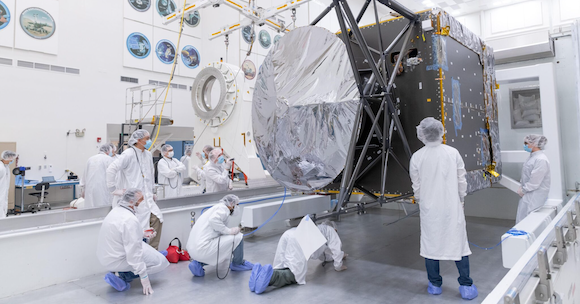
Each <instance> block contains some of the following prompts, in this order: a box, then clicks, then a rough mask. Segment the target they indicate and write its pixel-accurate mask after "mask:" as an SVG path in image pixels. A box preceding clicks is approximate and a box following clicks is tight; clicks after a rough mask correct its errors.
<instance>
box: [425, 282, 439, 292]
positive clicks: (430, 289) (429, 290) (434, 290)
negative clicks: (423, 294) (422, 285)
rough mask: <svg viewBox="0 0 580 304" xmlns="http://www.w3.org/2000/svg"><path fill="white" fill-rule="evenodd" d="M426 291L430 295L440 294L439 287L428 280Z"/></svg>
mask: <svg viewBox="0 0 580 304" xmlns="http://www.w3.org/2000/svg"><path fill="white" fill-rule="evenodd" d="M427 292H429V293H430V294H432V295H440V294H441V287H437V286H434V285H433V284H431V282H429V287H427Z"/></svg>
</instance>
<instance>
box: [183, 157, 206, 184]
mask: <svg viewBox="0 0 580 304" xmlns="http://www.w3.org/2000/svg"><path fill="white" fill-rule="evenodd" d="M201 164H202V165H201V167H200V166H198V165H195V164H194V162H192V161H191V159H190V160H189V163H188V167H189V177H190V178H191V179H193V180H194V181H196V182H197V183H198V184H199V185H200V186H201V188H202V189H205V172H204V171H203V167H204V166H207V165H208V161H207V160H204V159H201Z"/></svg>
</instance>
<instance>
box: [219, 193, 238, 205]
mask: <svg viewBox="0 0 580 304" xmlns="http://www.w3.org/2000/svg"><path fill="white" fill-rule="evenodd" d="M220 202H223V203H224V204H225V205H226V206H228V207H234V206H236V205H237V204H238V203H239V202H240V198H239V197H237V196H236V195H233V194H228V195H226V196H224V197H223V198H222V199H221V200H220Z"/></svg>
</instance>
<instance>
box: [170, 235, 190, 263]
mask: <svg viewBox="0 0 580 304" xmlns="http://www.w3.org/2000/svg"><path fill="white" fill-rule="evenodd" d="M175 240H177V243H178V244H179V246H173V245H171V243H173V241H175ZM167 260H168V261H169V262H170V263H177V262H179V261H189V253H188V252H187V250H182V249H181V241H180V240H179V239H178V238H174V239H173V240H171V242H169V247H167Z"/></svg>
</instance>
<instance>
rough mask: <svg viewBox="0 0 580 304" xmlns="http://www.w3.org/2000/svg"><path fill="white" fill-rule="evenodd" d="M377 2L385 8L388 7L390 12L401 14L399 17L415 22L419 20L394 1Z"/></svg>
mask: <svg viewBox="0 0 580 304" xmlns="http://www.w3.org/2000/svg"><path fill="white" fill-rule="evenodd" d="M378 1H379V2H380V3H382V4H384V5H386V6H388V7H390V8H391V9H392V10H394V11H395V12H397V13H399V14H401V16H403V17H405V18H407V19H409V20H417V19H418V18H419V16H418V15H417V14H415V13H413V12H412V11H411V10H409V9H408V8H406V7H404V6H403V5H401V4H400V3H399V2H397V1H395V0H378Z"/></svg>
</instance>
